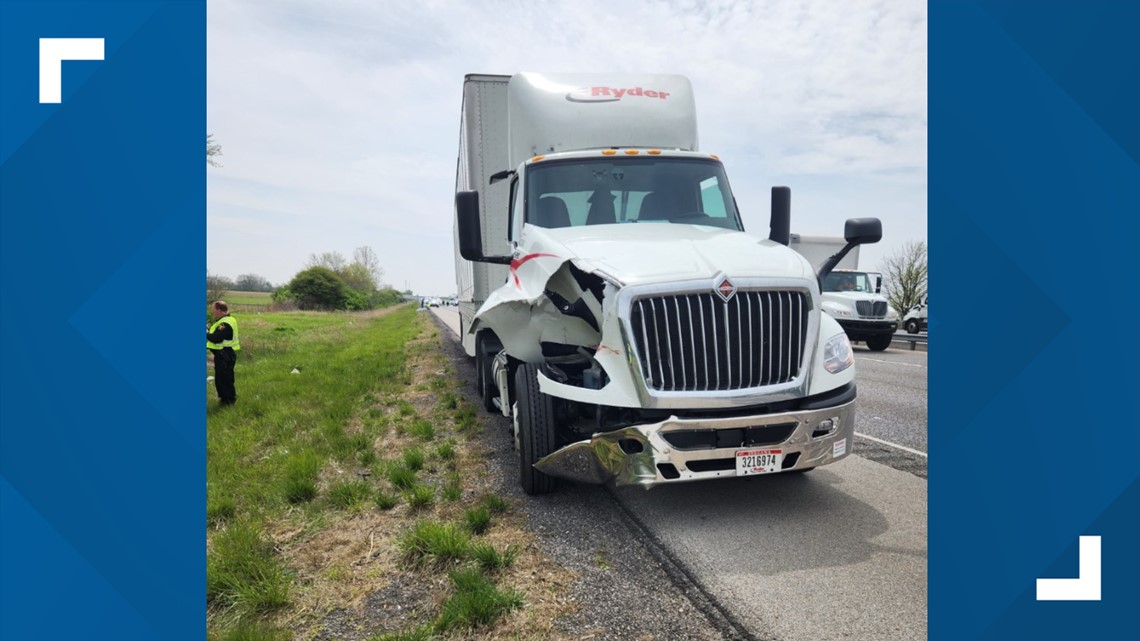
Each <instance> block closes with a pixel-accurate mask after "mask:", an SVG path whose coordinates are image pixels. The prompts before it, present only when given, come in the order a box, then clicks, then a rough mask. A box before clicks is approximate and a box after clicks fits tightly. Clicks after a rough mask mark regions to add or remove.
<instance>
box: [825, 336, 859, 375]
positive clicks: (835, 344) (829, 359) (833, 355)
mask: <svg viewBox="0 0 1140 641" xmlns="http://www.w3.org/2000/svg"><path fill="white" fill-rule="evenodd" d="M854 364H855V353H854V352H852V351H851V341H849V340H847V334H836V335H835V336H832V337H831V338H829V339H827V342H826V343H824V345H823V368H824V369H826V370H827V371H829V372H831V373H832V374H838V373H839V372H842V371H843V370H845V369H847V368H848V367H851V366H852V365H854Z"/></svg>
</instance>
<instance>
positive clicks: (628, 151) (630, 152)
mask: <svg viewBox="0 0 1140 641" xmlns="http://www.w3.org/2000/svg"><path fill="white" fill-rule="evenodd" d="M625 153H626V155H627V156H636V155H637V154H638V153H639V152H638V151H637V150H636V149H626V150H625Z"/></svg>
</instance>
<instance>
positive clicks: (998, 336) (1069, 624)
mask: <svg viewBox="0 0 1140 641" xmlns="http://www.w3.org/2000/svg"><path fill="white" fill-rule="evenodd" d="M929 19H930V93H929V96H930V209H929V211H930V214H929V215H930V264H931V279H930V280H931V289H932V290H933V291H934V292H935V298H936V299H937V300H938V301H939V302H938V304H937V305H936V310H935V311H934V312H933V313H932V315H931V318H930V326H931V333H932V334H935V335H937V337H938V341H937V345H936V347H935V349H933V350H932V352H931V355H930V378H931V380H930V450H931V456H930V512H929V513H930V575H929V580H930V583H929V586H930V593H929V599H930V601H929V603H930V620H929V623H930V627H929V630H930V634H929V638H930V639H932V640H935V641H950V640H954V641H965V640H974V639H994V640H997V639H1000V640H1013V639H1025V640H1030V639H1033V640H1039V641H1044V640H1053V639H1057V640H1060V639H1081V640H1090V641H1091V640H1097V639H1105V640H1109V639H1111V640H1114V641H1122V640H1130V639H1131V640H1135V639H1140V527H1138V524H1137V521H1138V515H1140V403H1138V400H1137V399H1138V398H1140V376H1138V368H1140V341H1137V340H1136V338H1135V336H1134V326H1135V324H1136V319H1138V318H1140V287H1138V282H1140V248H1138V243H1140V165H1138V163H1140V3H1137V2H1135V1H1133V0H1127V1H1118V2H1105V1H1101V2H1056V1H1053V2H1016V1H1015V2H961V1H936V2H932V3H931V4H930V15H929ZM1081 535H1097V536H1101V537H1102V553H1103V558H1102V568H1103V569H1102V572H1103V582H1102V600H1101V601H1089V602H1038V601H1036V596H1035V594H1036V592H1035V584H1036V579H1037V578H1073V577H1076V576H1077V575H1078V567H1077V560H1078V555H1077V541H1078V537H1079V536H1081Z"/></svg>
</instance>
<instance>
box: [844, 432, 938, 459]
mask: <svg viewBox="0 0 1140 641" xmlns="http://www.w3.org/2000/svg"><path fill="white" fill-rule="evenodd" d="M855 436H858V437H860V438H865V439H867V440H868V441H874V442H876V443H880V444H882V445H886V446H888V447H894V448H897V449H900V450H902V451H904V452H910V453H911V454H917V455H918V456H921V457H922V458H927V456H926V452H919V451H918V450H912V449H910V448H909V447H907V446H905V445H899V444H898V443H892V442H890V441H884V440H883V439H881V438H875V437H874V436H867V435H866V434H863V433H862V432H855Z"/></svg>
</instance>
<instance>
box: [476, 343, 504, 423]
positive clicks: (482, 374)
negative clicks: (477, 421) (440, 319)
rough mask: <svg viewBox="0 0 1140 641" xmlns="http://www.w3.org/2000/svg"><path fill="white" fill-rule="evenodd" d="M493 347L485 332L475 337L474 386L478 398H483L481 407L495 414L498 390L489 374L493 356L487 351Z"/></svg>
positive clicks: (497, 410) (496, 411) (497, 411)
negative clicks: (476, 389)
mask: <svg viewBox="0 0 1140 641" xmlns="http://www.w3.org/2000/svg"><path fill="white" fill-rule="evenodd" d="M493 347H494V344H493V341H491V340H488V339H487V334H486V332H483V333H480V334H479V335H478V336H476V337H475V371H476V379H475V387H477V388H478V389H479V398H481V399H483V409H485V410H487V411H488V412H491V413H492V414H497V413H499V408H497V407H495V399H496V398H497V397H498V396H499V391H498V386H497V385H496V384H495V380H494V378H493V377H492V376H491V359H492V358H493V356H492V355H491V354H490V353H488V352H489V351H490V350H491V349H493Z"/></svg>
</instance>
